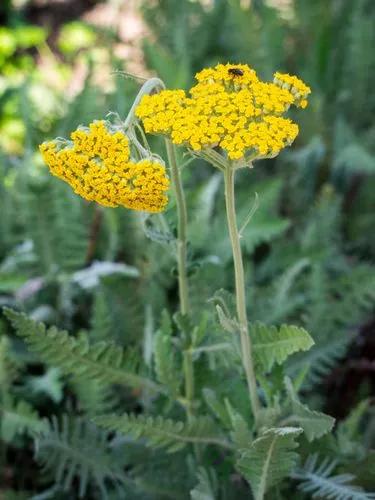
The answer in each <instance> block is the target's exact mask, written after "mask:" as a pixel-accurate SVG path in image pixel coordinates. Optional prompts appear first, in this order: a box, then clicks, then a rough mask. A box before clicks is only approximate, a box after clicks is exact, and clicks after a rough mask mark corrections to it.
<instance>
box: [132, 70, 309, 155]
mask: <svg viewBox="0 0 375 500" xmlns="http://www.w3.org/2000/svg"><path fill="white" fill-rule="evenodd" d="M276 75H279V76H280V77H281V79H280V78H275V80H274V82H263V81H261V80H259V78H258V76H257V74H256V72H255V71H254V70H253V69H252V68H250V67H249V66H247V65H245V64H218V65H217V66H216V67H215V68H207V69H203V70H202V71H200V72H199V73H197V74H196V79H197V81H198V83H197V84H196V85H195V86H193V87H192V88H191V89H190V91H189V93H188V94H186V93H185V92H184V91H183V90H163V91H161V92H160V93H159V94H154V95H152V96H144V97H143V98H142V100H141V102H140V104H139V106H138V107H137V109H136V115H137V117H138V118H140V119H141V120H142V122H143V125H144V128H145V130H146V132H149V133H155V134H164V135H167V136H169V137H170V138H171V140H172V142H173V143H174V144H184V145H186V146H187V147H188V148H189V149H191V150H192V151H194V152H197V153H198V154H199V151H201V150H207V149H213V148H220V149H219V151H221V152H222V153H223V154H224V155H227V156H228V158H229V159H231V160H241V162H242V163H243V164H246V163H247V162H250V161H252V160H254V159H259V158H269V157H273V156H276V155H277V154H278V153H279V152H280V151H281V149H283V148H285V147H286V146H289V145H290V144H291V143H292V142H293V141H294V139H295V138H296V136H297V134H298V126H297V125H296V124H295V123H293V122H292V121H291V120H288V119H285V118H282V115H283V114H284V113H286V112H287V111H288V109H289V107H290V106H291V105H296V106H299V107H305V105H306V104H307V101H306V97H307V95H308V93H309V92H310V89H309V88H308V87H307V86H306V85H305V84H304V83H303V82H302V81H301V80H299V79H298V78H297V77H290V78H291V79H292V80H290V81H289V80H288V81H289V83H287V81H286V80H285V79H283V77H284V76H285V75H281V74H279V73H277V74H276ZM288 76H289V75H288Z"/></svg>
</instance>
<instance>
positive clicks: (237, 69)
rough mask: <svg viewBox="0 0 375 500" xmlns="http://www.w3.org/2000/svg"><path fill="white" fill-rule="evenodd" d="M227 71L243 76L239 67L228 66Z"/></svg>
mask: <svg viewBox="0 0 375 500" xmlns="http://www.w3.org/2000/svg"><path fill="white" fill-rule="evenodd" d="M228 73H230V74H231V75H234V76H243V71H242V69H239V68H229V69H228Z"/></svg>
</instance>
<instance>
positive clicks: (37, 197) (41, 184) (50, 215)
mask: <svg viewBox="0 0 375 500" xmlns="http://www.w3.org/2000/svg"><path fill="white" fill-rule="evenodd" d="M23 195H24V198H23V204H22V209H23V212H24V218H25V222H26V228H27V233H28V234H29V236H30V237H31V239H32V241H33V246H34V250H35V253H36V255H37V258H38V268H39V270H42V271H44V272H45V273H47V274H48V273H53V272H56V271H58V270H65V271H71V270H74V269H78V268H79V267H81V266H82V265H83V263H84V261H85V256H86V252H87V245H88V238H87V230H86V226H87V225H86V224H85V223H84V220H83V216H82V202H81V201H80V200H79V199H78V198H72V197H71V195H70V191H69V188H68V187H67V186H64V185H61V183H59V182H58V181H57V180H56V179H53V178H46V179H38V180H37V181H36V180H32V181H29V182H28V183H27V185H25V186H24V193H23Z"/></svg>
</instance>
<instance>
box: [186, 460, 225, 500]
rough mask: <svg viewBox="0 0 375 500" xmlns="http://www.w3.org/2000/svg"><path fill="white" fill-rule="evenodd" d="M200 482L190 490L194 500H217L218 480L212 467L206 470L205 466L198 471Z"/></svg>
mask: <svg viewBox="0 0 375 500" xmlns="http://www.w3.org/2000/svg"><path fill="white" fill-rule="evenodd" d="M197 478H198V483H197V485H196V486H195V487H194V489H192V490H191V491H190V498H191V499H192V500H215V499H216V498H217V492H218V481H217V477H216V475H215V472H214V471H213V470H212V469H209V470H206V469H204V468H203V467H201V468H200V469H198V472H197Z"/></svg>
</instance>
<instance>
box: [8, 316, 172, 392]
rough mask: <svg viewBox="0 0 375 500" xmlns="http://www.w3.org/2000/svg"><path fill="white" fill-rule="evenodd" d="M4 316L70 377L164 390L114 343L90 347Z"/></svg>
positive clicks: (31, 346) (23, 319)
mask: <svg viewBox="0 0 375 500" xmlns="http://www.w3.org/2000/svg"><path fill="white" fill-rule="evenodd" d="M4 312H5V315H6V316H7V317H8V319H9V320H10V321H11V323H12V325H13V327H14V328H15V330H16V333H17V335H19V336H20V337H23V338H24V339H25V341H26V343H27V345H28V346H29V349H30V350H31V351H32V352H35V353H36V354H37V355H38V356H39V357H40V358H41V359H42V360H43V361H44V362H46V363H48V364H50V365H52V366H57V367H59V368H60V369H61V370H62V371H63V372H64V373H66V374H68V375H77V376H80V377H82V376H85V377H87V378H90V379H96V380H98V381H100V382H107V383H117V384H122V385H127V386H130V387H137V388H139V387H144V388H147V389H148V390H151V391H156V392H159V391H162V390H163V389H162V388H161V387H159V386H158V385H157V384H155V383H154V382H152V381H151V380H148V379H145V378H144V377H141V376H140V375H138V374H137V373H136V372H135V366H134V359H133V356H130V360H129V359H128V356H127V354H126V352H125V351H124V350H123V349H122V348H121V347H119V346H116V345H115V344H113V343H112V342H97V343H95V344H93V345H90V344H89V342H88V339H87V336H85V335H81V336H80V337H77V338H75V337H72V336H71V335H69V334H68V332H66V331H61V330H58V329H57V328H56V327H51V328H49V329H46V327H45V325H44V324H43V323H39V322H36V321H33V320H32V319H31V318H29V317H28V316H26V315H25V314H23V313H19V312H16V311H13V310H11V309H4Z"/></svg>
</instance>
